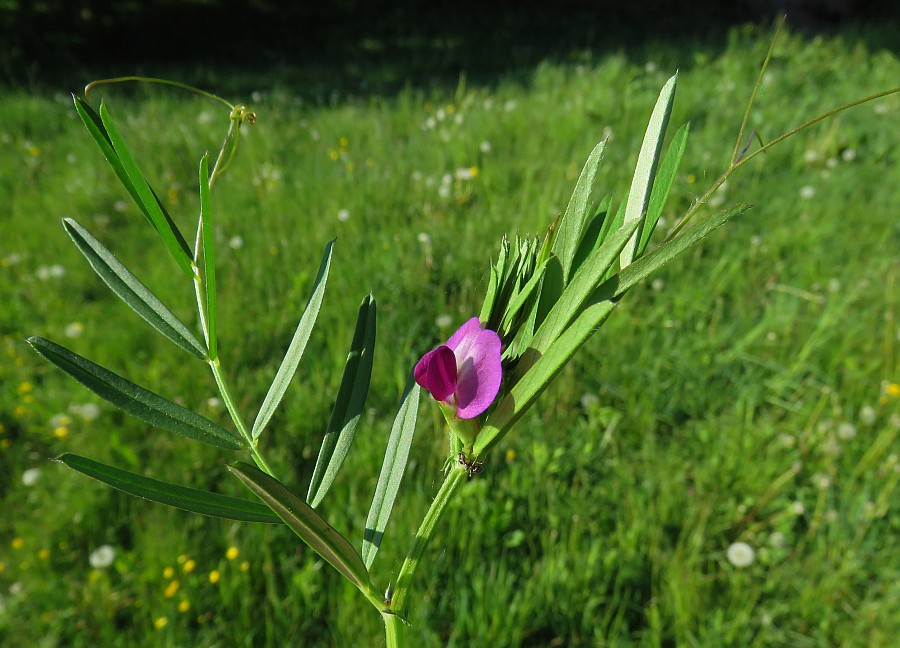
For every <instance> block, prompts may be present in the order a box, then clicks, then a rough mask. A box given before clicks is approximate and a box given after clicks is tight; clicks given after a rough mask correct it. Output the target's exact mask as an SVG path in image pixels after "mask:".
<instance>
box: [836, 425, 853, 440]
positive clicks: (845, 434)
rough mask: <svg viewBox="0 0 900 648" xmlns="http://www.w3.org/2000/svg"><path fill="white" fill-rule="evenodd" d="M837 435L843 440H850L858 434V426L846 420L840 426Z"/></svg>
mask: <svg viewBox="0 0 900 648" xmlns="http://www.w3.org/2000/svg"><path fill="white" fill-rule="evenodd" d="M837 435H838V438H839V439H840V440H841V441H849V440H850V439H852V438H854V437H855V436H856V426H855V425H853V423H849V422H847V421H845V422H844V423H841V424H840V425H839V426H838V429H837Z"/></svg>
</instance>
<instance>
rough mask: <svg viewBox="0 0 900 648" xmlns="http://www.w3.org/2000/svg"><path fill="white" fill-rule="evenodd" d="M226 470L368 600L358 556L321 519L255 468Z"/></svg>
mask: <svg viewBox="0 0 900 648" xmlns="http://www.w3.org/2000/svg"><path fill="white" fill-rule="evenodd" d="M228 470H230V471H231V472H232V473H234V475H235V476H237V478H238V479H240V480H241V481H242V482H243V483H244V485H245V486H246V487H247V488H249V489H250V490H251V491H253V492H254V493H256V495H257V496H258V497H259V498H260V499H261V500H262V501H263V502H265V503H266V504H267V505H268V506H269V508H271V509H272V510H273V511H275V513H276V514H277V515H278V517H280V518H281V519H282V520H284V522H285V524H287V525H288V526H289V527H290V528H291V530H293V532H294V533H296V534H297V535H298V536H299V537H300V539H301V540H303V542H305V543H306V544H307V545H309V547H310V548H311V549H312V550H313V551H315V552H316V553H317V554H319V555H320V556H321V557H322V558H324V559H325V560H326V561H328V563H329V564H331V566H332V567H334V568H335V569H337V570H338V571H339V572H340V573H341V575H342V576H344V578H346V579H347V580H349V581H350V582H351V583H353V584H354V585H356V587H358V588H359V589H360V590H361V591H362V592H363V593H364V594H366V595H367V596H370V597H371V595H372V589H373V587H372V584H371V581H370V579H369V572H368V571H367V570H366V566H365V565H364V564H363V561H362V559H361V558H360V557H359V554H357V553H356V550H355V549H354V548H353V545H351V544H350V542H348V541H347V539H346V538H344V536H342V535H341V534H340V533H338V532H337V531H335V530H334V529H333V528H332V527H331V526H330V525H329V524H328V522H326V521H325V520H324V518H322V516H320V515H319V514H318V513H316V512H315V511H314V510H313V509H312V508H311V507H310V506H309V505H308V504H307V503H306V502H304V501H303V500H302V499H301V498H300V497H298V496H297V495H295V494H294V493H292V492H291V491H290V490H289V489H288V488H287V487H286V486H285V485H284V484H282V483H281V482H279V481H278V480H277V479H275V478H274V477H272V476H271V475H267V474H266V473H264V472H263V471H261V470H259V469H258V468H256V467H254V466H251V465H249V464H245V463H239V464H237V465H236V466H228Z"/></svg>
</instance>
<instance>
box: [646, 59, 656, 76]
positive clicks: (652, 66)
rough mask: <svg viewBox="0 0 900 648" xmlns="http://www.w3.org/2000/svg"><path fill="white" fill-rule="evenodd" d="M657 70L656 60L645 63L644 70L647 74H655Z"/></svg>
mask: <svg viewBox="0 0 900 648" xmlns="http://www.w3.org/2000/svg"><path fill="white" fill-rule="evenodd" d="M656 70H657V65H656V63H655V62H654V61H647V62H646V63H645V64H644V72H646V73H647V74H653V73H654V72H656Z"/></svg>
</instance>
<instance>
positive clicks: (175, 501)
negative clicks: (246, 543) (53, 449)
mask: <svg viewBox="0 0 900 648" xmlns="http://www.w3.org/2000/svg"><path fill="white" fill-rule="evenodd" d="M57 461H59V462H61V463H64V464H65V465H67V466H68V467H69V468H71V469H73V470H77V471H78V472H80V473H82V474H85V475H87V476H88V477H93V478H94V479H97V480H99V481H102V482H103V483H105V484H108V485H109V486H112V487H113V488H117V489H119V490H120V491H123V492H125V493H128V494H129V495H134V496H135V497H142V498H144V499H147V500H150V501H152V502H158V503H160V504H166V505H168V506H174V507H176V508H180V509H183V510H185V511H190V512H191V513H200V514H201V515H211V516H213V517H220V518H225V519H227V520H239V521H241V522H265V523H267V524H281V523H282V522H281V518H279V517H278V516H277V515H275V514H274V513H272V511H271V510H270V509H269V507H267V506H263V505H262V504H260V503H258V502H248V501H247V500H242V499H238V498H237V497H228V496H227V495H219V494H218V493H210V492H208V491H204V490H199V489H196V488H188V487H187V486H178V485H177V484H170V483H168V482H164V481H159V480H158V479H151V478H150V477H144V476H143V475H138V474H135V473H133V472H128V471H127V470H122V469H120V468H115V467H113V466H109V465H107V464H104V463H100V462H99V461H94V460H93V459H88V458H87V457H82V456H79V455H76V454H70V453H66V454H64V455H61V456H60V457H58V458H57Z"/></svg>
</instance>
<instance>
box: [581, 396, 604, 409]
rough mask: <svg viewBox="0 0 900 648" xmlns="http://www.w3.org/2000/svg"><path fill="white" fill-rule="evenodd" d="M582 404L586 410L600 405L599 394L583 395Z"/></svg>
mask: <svg viewBox="0 0 900 648" xmlns="http://www.w3.org/2000/svg"><path fill="white" fill-rule="evenodd" d="M580 402H581V406H582V407H583V408H584V409H591V408H594V407H597V406H598V405H599V404H600V397H599V396H597V394H591V393H586V394H582V395H581V399H580Z"/></svg>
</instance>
